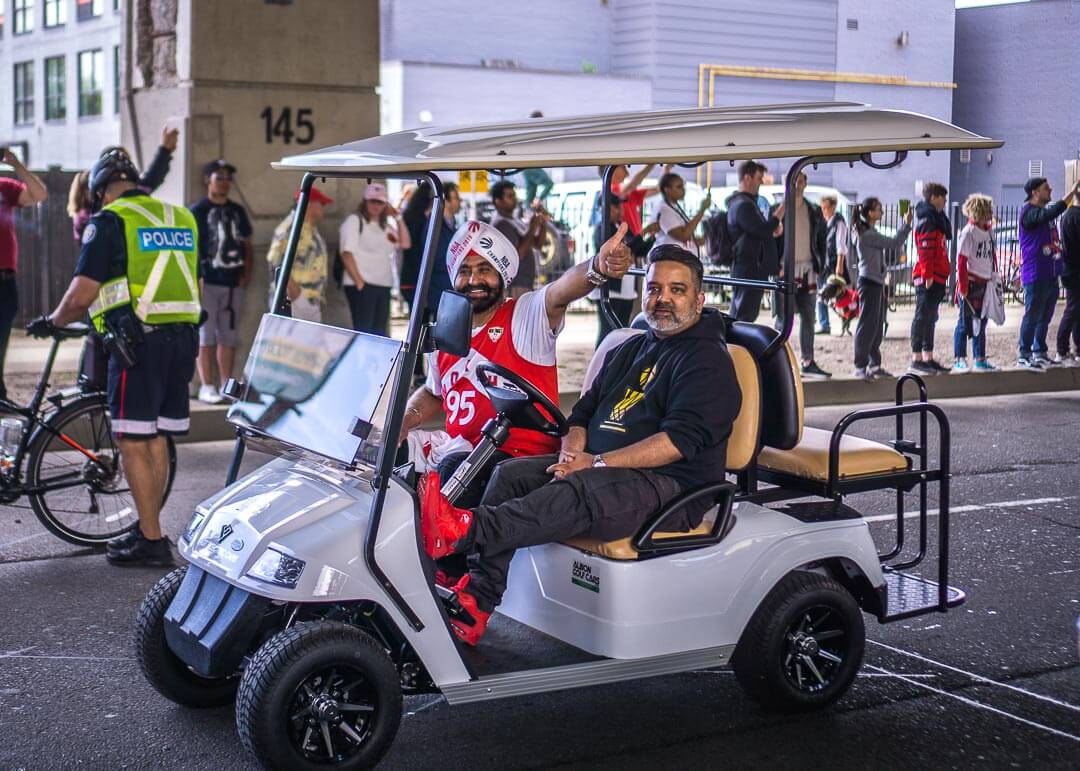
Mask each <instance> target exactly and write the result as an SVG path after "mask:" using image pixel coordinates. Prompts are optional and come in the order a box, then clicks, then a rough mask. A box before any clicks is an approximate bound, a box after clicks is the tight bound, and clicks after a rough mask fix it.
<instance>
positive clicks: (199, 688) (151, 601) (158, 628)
mask: <svg viewBox="0 0 1080 771" xmlns="http://www.w3.org/2000/svg"><path fill="white" fill-rule="evenodd" d="M186 573H187V566H186V565H185V566H184V567H180V568H177V569H176V570H174V571H172V572H171V573H168V574H166V575H165V576H163V577H162V578H161V580H159V581H158V582H157V583H156V584H154V588H152V589H151V590H150V592H149V594H147V595H146V598H145V599H144V600H143V601H142V605H141V606H139V615H138V617H137V618H136V619H135V658H136V659H138V661H139V668H140V669H142V673H143V675H144V676H145V677H146V679H147V681H149V683H150V685H152V686H154V690H156V691H157V692H158V693H160V694H161V695H162V696H164V697H165V698H166V699H169V700H170V701H174V702H176V703H177V704H182V705H184V706H185V707H197V708H202V707H221V706H223V705H225V704H231V703H232V702H233V699H234V698H235V697H236V686H237V684H238V683H239V678H238V677H229V678H216V677H203V676H201V675H197V674H195V673H194V672H193V671H191V669H190V668H189V667H188V666H187V665H186V664H185V663H184V662H183V661H181V660H180V659H179V658H178V657H177V655H176V654H175V653H173V652H172V650H171V649H170V648H169V644H168V643H167V642H166V640H165V611H166V610H168V608H169V604H170V603H171V602H172V601H173V597H175V596H176V591H177V589H179V588H180V584H181V583H182V582H183V580H184V575H185V574H186Z"/></svg>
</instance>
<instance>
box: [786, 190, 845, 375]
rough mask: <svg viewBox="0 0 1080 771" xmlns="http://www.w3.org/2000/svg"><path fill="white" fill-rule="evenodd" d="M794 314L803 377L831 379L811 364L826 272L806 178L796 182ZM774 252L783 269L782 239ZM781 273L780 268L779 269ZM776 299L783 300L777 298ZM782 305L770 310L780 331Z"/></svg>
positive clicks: (820, 225) (820, 228) (820, 218)
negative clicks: (822, 278)
mask: <svg viewBox="0 0 1080 771" xmlns="http://www.w3.org/2000/svg"><path fill="white" fill-rule="evenodd" d="M795 192H796V193H797V194H798V197H797V198H796V199H795V238H794V241H795V275H794V279H795V300H794V302H795V313H796V314H797V315H798V317H799V353H800V355H801V357H802V374H803V377H807V378H830V377H832V373H831V372H826V371H825V370H823V369H822V368H821V367H819V366H818V365H817V362H815V361H814V307H815V305H816V304H817V288H818V276H820V275H822V274H823V273H824V272H825V249H826V246H825V217H824V215H822V213H821V209H819V208H818V207H817V206H815V205H814V204H813V203H812V202H811V201H810V199H808V198H807V197H806V196H805V192H806V174H804V173H801V172H800V173H799V176H798V177H796V179H795ZM776 251H777V254H778V256H779V257H780V260H781V262H780V264H781V266H782V265H783V257H784V239H783V238H777V239H776ZM779 272H780V273H783V267H781V268H780V271H779ZM778 297H782V295H779V296H778ZM782 308H783V305H782V303H780V302H778V303H776V304H775V305H774V306H773V316H775V324H776V328H777V329H778V330H779V329H781V328H782V327H783V316H782V314H781V309H782Z"/></svg>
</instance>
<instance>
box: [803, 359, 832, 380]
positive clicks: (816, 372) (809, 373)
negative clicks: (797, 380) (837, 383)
mask: <svg viewBox="0 0 1080 771" xmlns="http://www.w3.org/2000/svg"><path fill="white" fill-rule="evenodd" d="M802 374H803V377H820V378H830V377H832V373H831V372H826V371H825V370H823V369H822V368H821V367H819V366H818V365H817V362H816V361H812V362H810V363H809V364H803V366H802Z"/></svg>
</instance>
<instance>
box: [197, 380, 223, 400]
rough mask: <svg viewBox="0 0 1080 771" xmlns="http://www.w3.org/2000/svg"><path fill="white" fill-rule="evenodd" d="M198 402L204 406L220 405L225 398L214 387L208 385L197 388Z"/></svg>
mask: <svg viewBox="0 0 1080 771" xmlns="http://www.w3.org/2000/svg"><path fill="white" fill-rule="evenodd" d="M199 401H200V402H203V403H204V404H221V403H222V402H223V401H225V397H224V396H222V395H221V394H219V393H218V390H217V386H216V385H213V384H209V383H208V384H207V385H201V386H199Z"/></svg>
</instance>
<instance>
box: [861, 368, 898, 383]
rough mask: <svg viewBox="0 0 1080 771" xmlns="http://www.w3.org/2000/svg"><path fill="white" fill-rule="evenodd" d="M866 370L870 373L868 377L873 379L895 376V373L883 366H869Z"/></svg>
mask: <svg viewBox="0 0 1080 771" xmlns="http://www.w3.org/2000/svg"><path fill="white" fill-rule="evenodd" d="M867 371H868V372H869V373H870V377H871V378H873V379H874V380H884V379H886V378H893V377H896V375H894V374H893V373H891V372H889V370H887V369H885V368H884V367H870V368H869V369H868V370H867Z"/></svg>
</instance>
